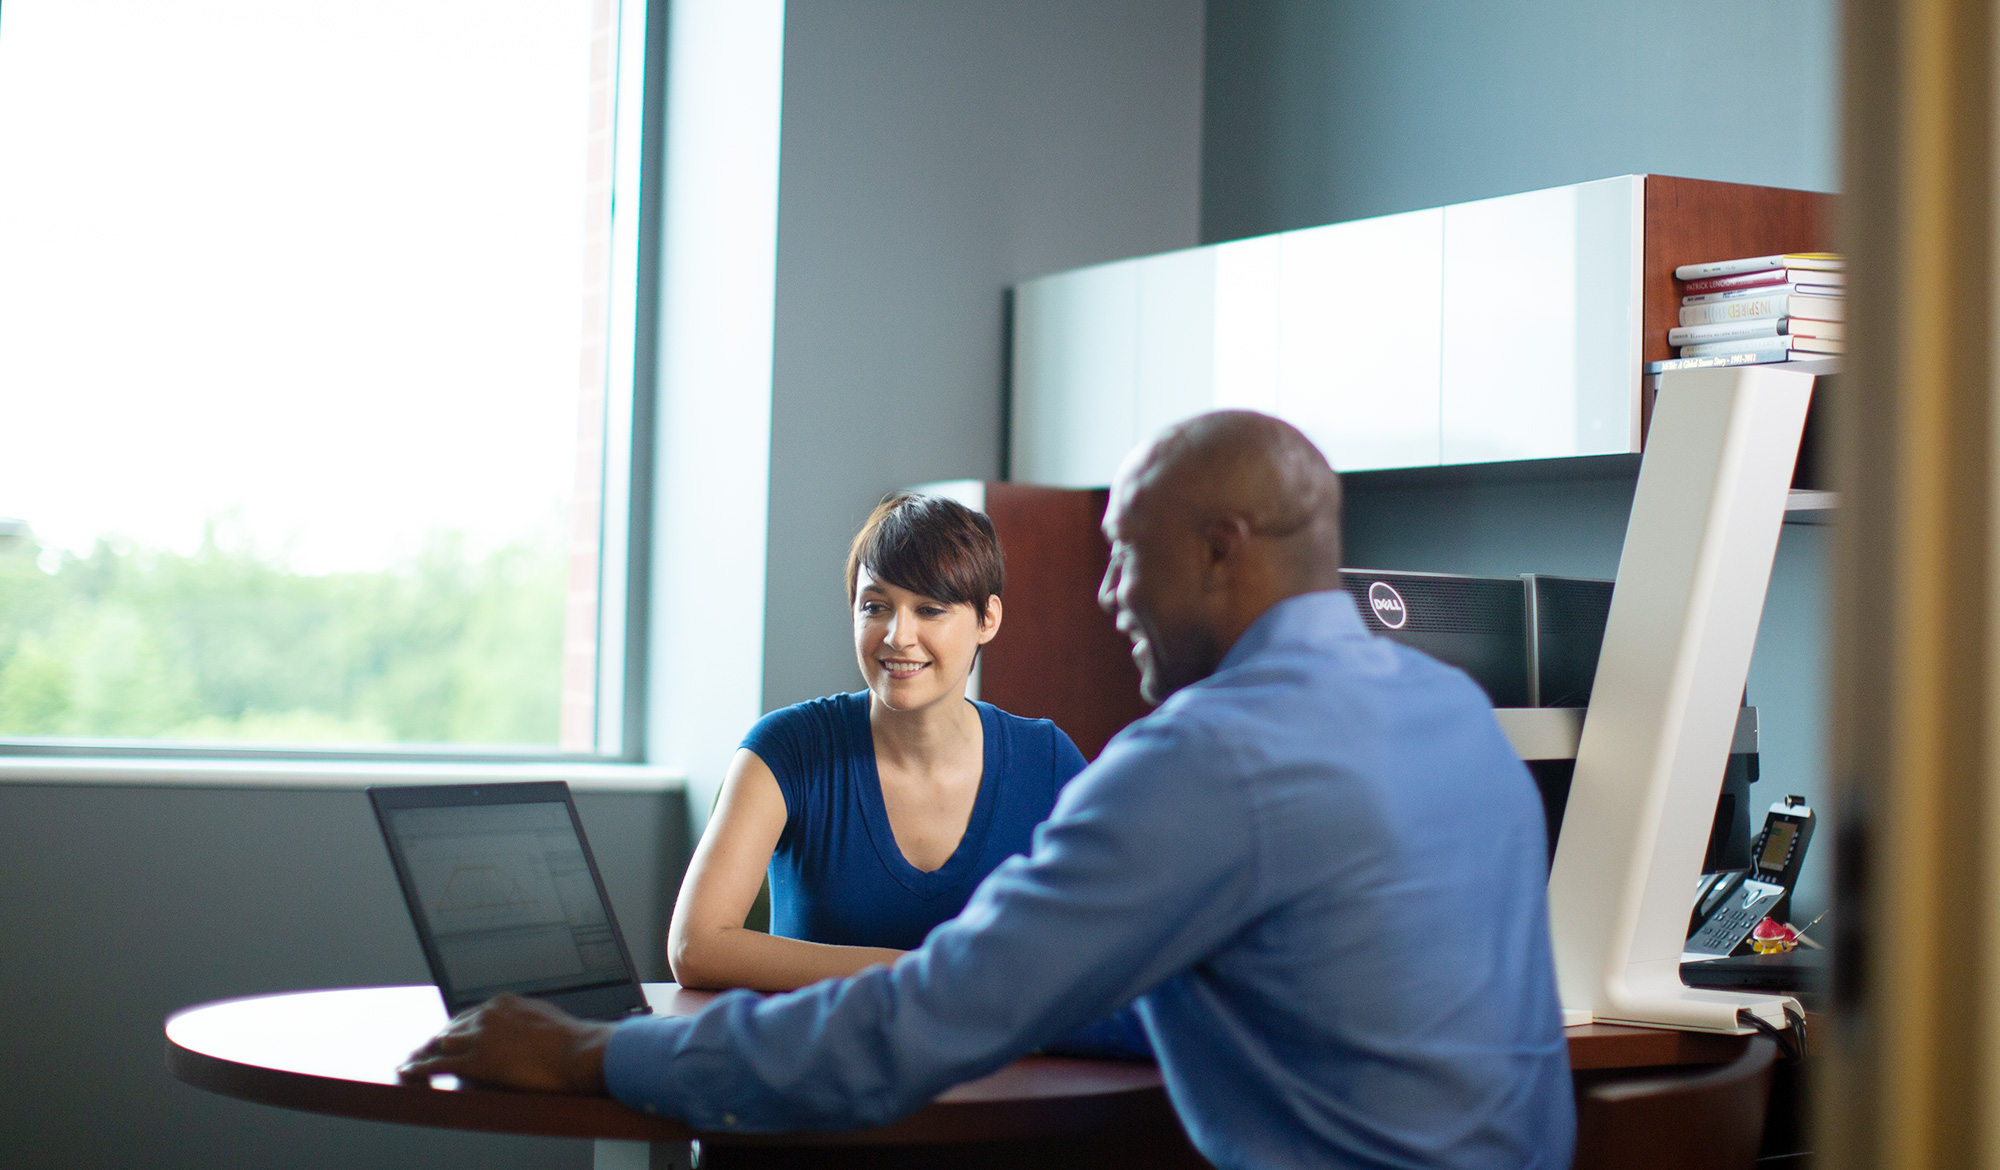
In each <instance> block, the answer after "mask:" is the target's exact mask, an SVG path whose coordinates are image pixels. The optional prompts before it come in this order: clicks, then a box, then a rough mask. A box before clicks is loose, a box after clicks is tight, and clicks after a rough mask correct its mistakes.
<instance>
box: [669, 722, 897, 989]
mask: <svg viewBox="0 0 2000 1170" xmlns="http://www.w3.org/2000/svg"><path fill="white" fill-rule="evenodd" d="M784 831H785V796H784V793H782V792H780V791H779V790H778V780H777V777H775V776H773V775H772V774H771V769H770V768H769V767H768V766H767V765H766V764H765V763H764V761H763V760H761V759H759V758H758V756H757V753H755V752H753V751H750V750H748V749H741V750H739V751H737V753H736V758H735V759H733V760H731V761H730V763H729V775H728V776H727V777H726V778H725V779H724V780H723V782H722V798H721V800H720V801H718V802H717V803H716V806H715V813H714V815H713V816H711V817H709V819H708V829H707V830H706V831H705V832H703V833H702V835H701V844H700V845H698V846H696V847H695V851H694V860H693V861H691V862H689V863H688V870H687V876H686V877H685V878H683V879H682V880H681V893H680V897H679V899H677V900H676V901H675V902H674V919H673V924H672V925H671V926H670V927H668V929H667V963H668V965H669V966H671V967H672V968H673V971H674V979H675V980H676V981H677V982H678V983H679V984H680V985H681V986H682V987H699V988H722V987H749V988H753V989H755V990H757V991H791V990H793V989H795V988H799V987H804V986H805V985H807V984H808V983H817V982H819V981H820V980H822V979H831V978H834V977H836V976H840V975H852V974H854V973H855V972H857V971H859V970H861V969H862V968H864V967H871V966H874V965H875V964H877V963H893V962H895V961H896V957H897V956H898V955H901V954H902V953H903V952H901V951H896V950H890V949H888V948H886V947H838V946H829V945H827V944H824V943H810V942H804V941H802V940H800V939H795V938H778V937H776V936H774V935H768V934H765V933H763V932H762V931H756V930H751V929H749V928H747V927H745V926H744V925H743V919H744V918H745V917H746V916H747V915H748V914H749V913H750V906H751V903H753V902H755V901H756V900H757V891H758V889H759V888H761V887H762V886H763V884H764V871H765V868H766V867H767V866H769V865H770V863H771V853H772V851H773V850H775V849H777V847H778V837H779V835H780V834H782V833H783V832H784Z"/></svg>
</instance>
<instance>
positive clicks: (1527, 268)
mask: <svg viewBox="0 0 2000 1170" xmlns="http://www.w3.org/2000/svg"><path fill="white" fill-rule="evenodd" d="M1643 203H1644V177H1643V176H1637V175H1632V176H1626V177H1624V178H1618V179H1606V180H1602V181H1599V182H1594V183H1583V184H1578V185H1576V186H1572V187H1560V188H1555V189H1553V190H1549V191H1536V192H1530V193H1528V194H1525V195H1512V196H1507V197H1504V198H1500V199H1487V200H1481V201H1479V202H1476V203H1465V204H1458V205H1455V206H1452V207H1445V208H1437V209H1432V210H1428V211H1417V212H1410V213H1407V214H1403V215H1389V216H1382V217H1380V218H1376V219H1366V220H1357V221H1355V222H1352V223H1342V224H1332V225H1329V226H1326V227H1317V228H1306V229H1303V230H1301V231H1294V232H1281V233H1278V234H1276V235H1270V236H1261V237H1258V238H1255V239H1250V240H1240V241H1235V242H1231V243H1227V244H1216V245H1212V246H1209V247H1205V248H1193V249H1189V250H1187V251H1182V252H1170V253H1167V254H1165V255H1161V256H1149V257H1144V258H1142V259H1138V260H1126V261H1121V262H1119V263H1115V264H1102V265H1097V266H1095V267H1092V268H1084V269H1079V270H1077V271H1074V272H1065V273H1059V274H1057V275H1054V276H1046V277H1042V278H1040V279H1037V280H1031V281H1026V282H1024V283H1022V284H1021V285H1019V286H1017V287H1016V289H1015V313H1014V339H1013V344H1014V362H1013V417H1012V420H1011V424H1012V428H1013V429H1012V435H1013V446H1012V469H1011V470H1012V476H1013V478H1014V479H1015V480H1017V481H1021V482H1026V483H1041V484H1051V485H1056V486H1062V487H1090V486H1097V485H1102V484H1105V483H1108V482H1110V479H1111V475H1112V473H1113V472H1114V471H1115V470H1116V469H1117V466H1118V461H1119V460H1120V459H1122V458H1123V457H1124V455H1125V453H1126V452H1127V451H1128V450H1130V449H1131V447H1132V446H1133V445H1134V444H1135V443H1137V442H1138V441H1139V440H1140V439H1141V438H1144V437H1147V436H1150V435H1152V434H1154V433H1155V432H1157V431H1158V430H1159V429H1160V428H1161V427H1163V426H1165V425H1166V424H1168V423H1171V422H1174V421H1176V420H1178V419H1182V418H1186V417H1188V416H1189V415H1193V414H1198V413H1201V412H1202V411H1206V410H1213V409H1217V408H1220V407H1239V406H1240V407H1250V408H1252V409H1256V410H1262V411H1266V412H1268V413H1271V414H1275V415H1278V416H1279V417H1281V418H1284V419H1287V420H1288V421H1290V422H1292V423H1293V424H1295V425H1296V426H1298V427H1299V429H1300V430H1302V431H1304V432H1305V433H1306V434H1307V435H1308V436H1310V437H1311V438H1312V439H1313V441H1314V442H1316V443H1318V444H1319V446H1320V449H1321V450H1323V451H1324V452H1326V455H1327V458H1328V459H1329V460H1330V461H1331V462H1332V463H1333V465H1334V466H1335V467H1336V468H1339V469H1341V470H1343V471H1360V470H1367V469H1374V468H1386V467H1422V466H1434V465H1437V464H1441V463H1481V462H1490V461H1494V460H1504V459H1540V458H1550V457H1555V456H1565V455H1602V454H1617V453H1623V452H1631V451H1637V450H1638V449H1639V424H1640V417H1639V365H1640V361H1639V358H1640V349H1639V342H1640V333H1639V329H1640V287H1639V281H1640V272H1641V254H1640V248H1641V243H1642V239H1643V212H1644V207H1643Z"/></svg>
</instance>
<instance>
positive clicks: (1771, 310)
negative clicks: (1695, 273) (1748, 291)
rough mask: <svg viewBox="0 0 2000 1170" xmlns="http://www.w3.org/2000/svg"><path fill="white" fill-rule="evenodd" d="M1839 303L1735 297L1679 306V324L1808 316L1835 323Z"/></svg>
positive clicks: (1834, 301)
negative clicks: (1709, 302) (1706, 303)
mask: <svg viewBox="0 0 2000 1170" xmlns="http://www.w3.org/2000/svg"><path fill="white" fill-rule="evenodd" d="M1842 303H1843V302H1841V301H1838V300H1831V299H1830V298H1827V297H1800V296H1770V297H1739V298H1737V299H1735V300H1729V301H1717V302H1715V303H1714V304H1709V305H1683V306H1682V307H1681V324H1682V325H1688V326H1693V325H1714V324H1718V323H1721V322H1724V321H1762V320H1765V319H1766V318H1770V317H1811V318H1814V319H1815V320H1836V321H1837V320H1839V319H1840V318H1839V316H1838V314H1837V312H1836V311H1835V307H1836V306H1839V305H1841V304H1842Z"/></svg>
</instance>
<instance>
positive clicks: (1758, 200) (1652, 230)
mask: <svg viewBox="0 0 2000 1170" xmlns="http://www.w3.org/2000/svg"><path fill="white" fill-rule="evenodd" d="M1835 202H1836V197H1835V196H1832V195H1827V194H1823V193H1821V192H1818V191H1794V190H1791V189H1789V188H1786V187H1753V186H1750V185H1749V184H1746V183H1716V182H1711V181H1710V180H1707V179H1679V178H1675V177H1674V176H1672V175H1647V176H1646V233H1645V234H1646V259H1645V275H1644V276H1643V277H1642V278H1641V284H1640V296H1641V298H1642V300H1641V309H1640V322H1641V327H1642V329H1643V330H1644V332H1643V334H1642V336H1641V338H1640V353H1641V354H1642V355H1643V360H1645V361H1649V362H1657V361H1661V360H1663V359H1665V358H1670V357H1673V356H1675V355H1674V350H1673V347H1672V346H1670V345H1668V344H1667V330H1669V329H1672V328H1673V327H1674V326H1676V325H1678V324H1680V309H1681V285H1680V282H1679V281H1677V280H1675V279H1674V269H1676V268H1678V267H1680V266H1681V265H1683V264H1702V263H1706V262H1709V261H1713V260H1734V259H1737V258H1739V257H1744V256H1768V255H1771V254H1773V253H1777V252H1827V251H1831V250H1832V249H1833V216H1834V207H1835Z"/></svg>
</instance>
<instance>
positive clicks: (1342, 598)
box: [1216, 589, 1369, 670]
mask: <svg viewBox="0 0 2000 1170" xmlns="http://www.w3.org/2000/svg"><path fill="white" fill-rule="evenodd" d="M1366 637H1369V633H1368V627H1367V626H1364V625H1362V624H1361V614H1360V613H1358V612H1357V611H1356V610H1355V608H1354V598H1353V597H1352V596H1351V595H1349V594H1348V592H1347V590H1345V589H1328V590H1325V591H1323V592H1319V593H1300V594H1297V595H1295V596H1292V597H1287V598H1285V599H1284V600H1283V601H1280V602H1279V603H1278V604H1276V605H1274V606H1272V607H1271V608H1269V609H1267V610H1265V611H1264V612H1263V613H1261V614H1259V615H1258V617H1257V620H1256V621H1254V622H1251V623H1250V628H1249V629H1247V630H1244V631H1243V633H1242V635H1241V636H1240V637H1238V638H1237V639H1236V644H1235V645H1234V646H1231V647H1230V648H1229V653H1227V654H1224V655H1223V656H1222V662H1221V663H1220V664H1218V665H1217V666H1216V669H1217V670H1228V669H1229V668H1230V667H1232V666H1237V665H1239V664H1241V663H1243V662H1245V661H1247V660H1248V659H1249V658H1250V657H1251V656H1252V655H1255V654H1260V653H1262V652H1263V651H1265V650H1268V649H1270V648H1271V647H1272V646H1275V645H1278V644H1280V643H1286V642H1291V643H1297V642H1312V641H1322V640H1325V639H1329V638H1366Z"/></svg>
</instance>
